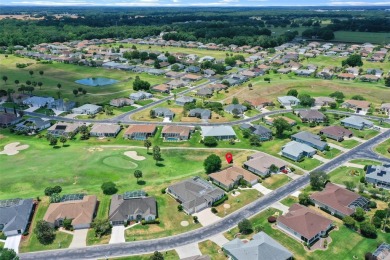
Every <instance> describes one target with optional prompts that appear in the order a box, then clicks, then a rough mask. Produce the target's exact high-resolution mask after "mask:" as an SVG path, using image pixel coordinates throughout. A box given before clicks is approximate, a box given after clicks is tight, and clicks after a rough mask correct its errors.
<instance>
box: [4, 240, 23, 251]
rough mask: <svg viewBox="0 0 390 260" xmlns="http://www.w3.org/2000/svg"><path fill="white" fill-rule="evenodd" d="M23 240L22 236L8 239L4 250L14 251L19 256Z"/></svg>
mask: <svg viewBox="0 0 390 260" xmlns="http://www.w3.org/2000/svg"><path fill="white" fill-rule="evenodd" d="M21 239H22V235H17V236H9V237H7V239H6V240H5V244H4V248H8V249H13V250H14V251H15V252H16V253H17V254H19V244H20V240H21Z"/></svg>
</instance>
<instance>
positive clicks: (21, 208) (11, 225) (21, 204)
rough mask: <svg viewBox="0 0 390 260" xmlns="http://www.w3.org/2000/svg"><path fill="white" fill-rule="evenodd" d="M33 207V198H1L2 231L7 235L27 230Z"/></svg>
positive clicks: (0, 220) (0, 230) (0, 229)
mask: <svg viewBox="0 0 390 260" xmlns="http://www.w3.org/2000/svg"><path fill="white" fill-rule="evenodd" d="M33 208H34V202H33V199H8V200H0V232H2V233H3V234H4V235H5V236H7V237H10V236H15V235H21V234H23V233H24V232H26V231H27V227H28V224H29V223H30V219H31V218H32V216H31V214H32V212H33Z"/></svg>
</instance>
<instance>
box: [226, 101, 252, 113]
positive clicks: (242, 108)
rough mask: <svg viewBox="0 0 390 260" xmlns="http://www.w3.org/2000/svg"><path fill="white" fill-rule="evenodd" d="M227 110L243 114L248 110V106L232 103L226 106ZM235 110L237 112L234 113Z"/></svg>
mask: <svg viewBox="0 0 390 260" xmlns="http://www.w3.org/2000/svg"><path fill="white" fill-rule="evenodd" d="M224 110H225V112H227V113H229V114H232V115H234V114H235V113H236V115H243V114H244V112H245V111H246V110H247V107H246V106H244V105H241V104H230V105H228V106H226V107H225V109H224ZM234 112H235V113H234Z"/></svg>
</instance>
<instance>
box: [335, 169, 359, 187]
mask: <svg viewBox="0 0 390 260" xmlns="http://www.w3.org/2000/svg"><path fill="white" fill-rule="evenodd" d="M363 176H365V174H364V170H363V169H358V168H353V167H346V166H340V167H338V168H337V169H335V170H333V171H332V172H330V173H329V178H330V181H331V182H334V183H338V184H342V185H344V182H345V181H352V182H353V183H355V184H356V186H357V185H358V184H359V183H360V178H361V177H363Z"/></svg>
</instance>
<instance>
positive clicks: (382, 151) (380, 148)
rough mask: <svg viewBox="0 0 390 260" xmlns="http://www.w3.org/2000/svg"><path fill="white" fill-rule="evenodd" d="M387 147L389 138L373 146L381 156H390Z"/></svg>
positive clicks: (388, 146) (389, 146) (389, 143)
mask: <svg viewBox="0 0 390 260" xmlns="http://www.w3.org/2000/svg"><path fill="white" fill-rule="evenodd" d="M389 148H390V139H387V140H386V141H384V142H383V143H381V144H379V145H378V146H377V147H375V151H376V152H378V153H380V154H382V155H383V156H386V157H388V158H390V153H389V152H388V149H389Z"/></svg>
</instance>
